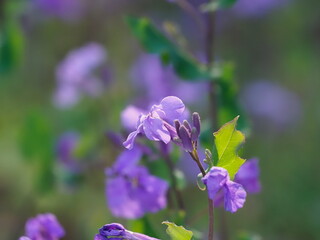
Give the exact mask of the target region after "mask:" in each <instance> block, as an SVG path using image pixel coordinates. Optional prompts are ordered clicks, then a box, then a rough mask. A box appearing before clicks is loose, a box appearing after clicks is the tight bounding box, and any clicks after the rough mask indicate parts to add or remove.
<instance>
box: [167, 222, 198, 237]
mask: <svg viewBox="0 0 320 240" xmlns="http://www.w3.org/2000/svg"><path fill="white" fill-rule="evenodd" d="M162 224H166V225H167V226H168V228H167V230H166V231H167V234H168V235H169V236H170V238H171V240H191V238H192V236H193V233H192V232H191V231H189V230H187V229H185V228H184V227H182V226H177V225H176V224H174V223H172V222H168V221H165V222H162Z"/></svg>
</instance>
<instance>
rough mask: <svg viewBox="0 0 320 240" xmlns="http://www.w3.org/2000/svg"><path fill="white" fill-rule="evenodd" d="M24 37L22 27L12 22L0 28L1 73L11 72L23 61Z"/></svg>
mask: <svg viewBox="0 0 320 240" xmlns="http://www.w3.org/2000/svg"><path fill="white" fill-rule="evenodd" d="M23 41H24V38H23V35H22V31H21V29H20V26H19V25H18V24H17V23H14V22H11V23H8V24H6V25H4V26H2V27H1V28H0V73H5V72H8V71H10V70H11V69H12V68H13V67H14V66H15V65H16V64H17V63H18V62H19V60H20V59H21V56H22V52H23V45H24V44H23Z"/></svg>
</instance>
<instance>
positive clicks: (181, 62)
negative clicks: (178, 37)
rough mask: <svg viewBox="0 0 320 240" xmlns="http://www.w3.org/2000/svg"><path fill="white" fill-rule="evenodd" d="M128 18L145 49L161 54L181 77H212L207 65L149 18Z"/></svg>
mask: <svg viewBox="0 0 320 240" xmlns="http://www.w3.org/2000/svg"><path fill="white" fill-rule="evenodd" d="M126 20H127V23H128V25H129V27H130V28H131V30H132V32H133V34H134V35H135V36H136V37H137V38H138V40H139V41H140V43H141V44H142V46H143V47H144V48H145V50H146V51H147V52H149V53H154V54H157V55H159V57H160V58H161V59H162V60H163V61H164V62H165V63H166V64H168V63H171V64H172V65H173V68H174V70H175V72H176V74H177V75H179V76H180V77H181V78H183V79H185V80H190V81H201V80H202V81H203V80H208V79H211V74H210V72H209V71H208V69H207V67H206V66H205V65H203V64H201V63H200V62H197V61H196V59H194V58H192V57H191V56H190V55H188V54H187V53H185V52H183V51H182V50H181V49H179V47H178V46H176V45H175V44H174V43H172V42H171V41H170V40H169V39H168V38H167V37H166V36H165V35H164V34H163V33H162V32H160V31H159V30H158V29H157V28H156V27H155V26H154V25H153V24H152V23H151V22H150V21H149V20H148V19H146V18H135V17H127V18H126Z"/></svg>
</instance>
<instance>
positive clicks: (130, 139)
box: [123, 127, 141, 150]
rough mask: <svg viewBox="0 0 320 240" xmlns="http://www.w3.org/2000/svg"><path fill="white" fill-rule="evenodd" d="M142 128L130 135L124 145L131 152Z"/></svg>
mask: <svg viewBox="0 0 320 240" xmlns="http://www.w3.org/2000/svg"><path fill="white" fill-rule="evenodd" d="M140 129H141V127H140V128H138V129H137V130H136V131H133V132H132V133H130V134H129V136H128V138H127V140H126V141H125V142H124V143H123V146H124V147H125V148H127V149H129V150H131V149H132V148H133V146H134V140H135V139H136V137H137V136H138V134H139V133H141V131H140Z"/></svg>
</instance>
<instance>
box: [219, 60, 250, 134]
mask: <svg viewBox="0 0 320 240" xmlns="http://www.w3.org/2000/svg"><path fill="white" fill-rule="evenodd" d="M213 72H214V78H215V80H216V82H217V83H218V84H217V89H218V109H219V110H218V124H219V126H222V125H223V124H224V123H225V122H227V121H229V120H230V119H232V118H233V117H234V116H237V115H240V116H241V118H240V119H239V120H238V128H239V129H240V130H241V131H245V132H246V133H248V131H249V128H250V127H249V123H248V119H247V117H246V115H245V113H244V111H243V109H242V108H241V106H240V105H239V101H238V86H237V84H236V81H235V76H234V75H235V71H234V65H233V64H232V63H228V62H227V63H217V64H216V65H215V69H214V71H213Z"/></svg>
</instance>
